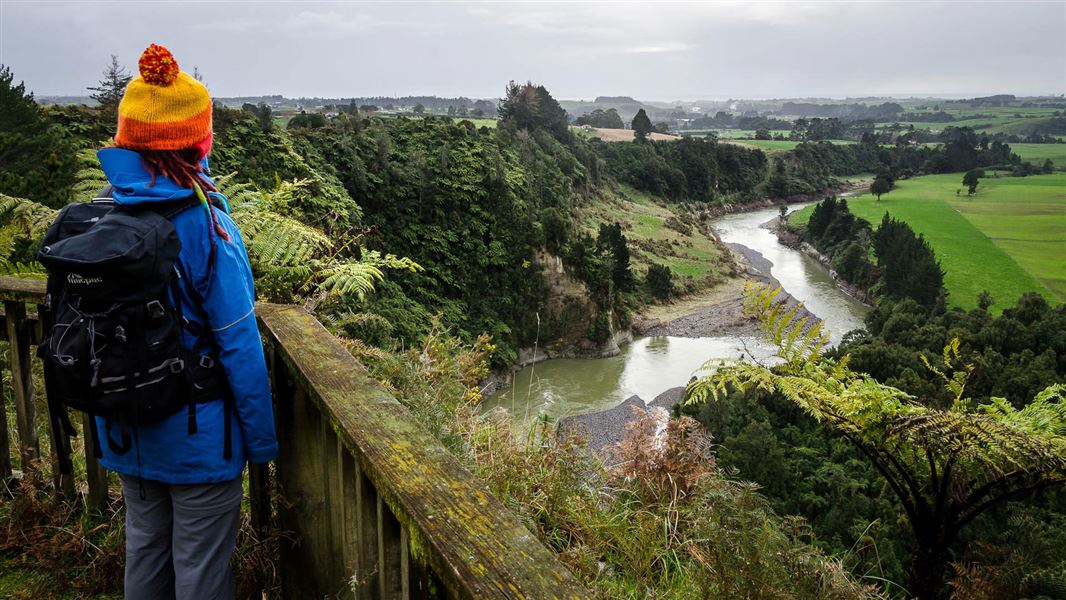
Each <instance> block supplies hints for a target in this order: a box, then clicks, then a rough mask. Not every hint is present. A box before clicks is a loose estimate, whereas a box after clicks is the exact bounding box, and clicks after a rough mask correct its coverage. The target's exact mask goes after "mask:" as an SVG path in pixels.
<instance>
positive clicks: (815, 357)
mask: <svg viewBox="0 0 1066 600" xmlns="http://www.w3.org/2000/svg"><path fill="white" fill-rule="evenodd" d="M778 293H779V292H778V290H776V289H774V290H771V289H769V288H768V287H767V288H757V289H756V288H751V289H749V290H748V292H747V300H746V302H745V308H746V310H747V311H748V312H749V314H751V315H752V316H754V317H756V318H758V319H759V320H760V322H761V324H762V329H763V331H764V332H766V333H767V335H768V336H769V337H770V339H771V341H773V342H774V343H775V344H776V345H777V348H778V356H779V357H780V358H781V359H782V362H781V363H780V364H779V365H777V366H775V367H773V368H768V367H766V366H763V365H758V364H749V363H742V362H739V361H731V362H724V363H723V362H718V363H713V364H708V365H707V367H708V368H713V369H714V371H713V372H712V373H711V374H709V375H707V376H705V377H703V378H701V379H699V380H697V381H695V382H694V383H692V384H690V386H689V402H705V401H711V400H716V399H718V398H719V397H720V396H721V395H722V394H724V393H730V392H732V391H734V390H740V391H755V390H758V391H761V392H767V393H779V394H781V395H782V396H784V397H785V398H788V399H789V400H791V401H792V402H794V403H795V404H796V405H798V406H800V407H801V408H802V409H803V410H805V411H806V412H807V413H809V414H810V415H812V416H813V417H814V418H816V419H818V420H819V421H822V422H824V423H826V424H827V425H829V426H830V427H831V428H833V429H834V430H836V431H838V432H839V433H841V434H842V435H843V436H845V437H846V438H847V439H849V440H850V441H851V442H853V443H854V444H855V445H856V446H858V448H859V449H860V450H861V451H862V452H863V454H864V455H865V456H866V457H867V458H868V459H869V460H870V462H871V463H872V464H873V465H874V467H876V468H877V470H878V472H880V473H881V475H882V476H883V477H884V478H885V480H886V481H887V482H888V484H889V487H890V488H891V489H892V490H893V492H894V493H895V494H896V496H897V498H898V499H899V501H900V504H901V505H902V506H903V509H904V511H905V512H906V515H907V518H908V520H909V521H910V524H911V528H912V531H913V533H914V536H915V542H916V543H915V548H916V549H915V554H914V560H913V563H912V572H911V579H910V592H911V593H913V594H916V595H918V596H919V597H920V598H931V597H934V596H936V595H937V594H938V593H939V588H940V586H941V583H942V578H943V574H944V572H945V570H946V567H947V564H948V559H949V549H950V547H951V545H952V544H953V543H954V541H955V540H956V538H957V536H958V533H959V531H960V530H961V529H962V528H963V527H964V526H966V525H967V524H968V523H970V522H971V521H972V520H973V519H974V518H976V517H977V516H978V515H979V514H981V513H982V512H984V511H986V510H987V509H989V508H990V507H992V506H995V505H996V504H998V503H1000V502H1003V501H1004V500H1007V499H1009V498H1011V497H1014V496H1017V495H1019V494H1024V493H1027V492H1031V491H1035V490H1039V489H1043V488H1046V487H1048V486H1052V485H1057V484H1061V483H1063V482H1066V401H1064V399H1066V385H1061V384H1060V385H1054V386H1051V387H1049V388H1047V389H1046V390H1044V391H1043V392H1041V393H1039V394H1037V396H1036V397H1035V398H1034V399H1033V401H1032V402H1031V403H1030V404H1029V405H1028V406H1026V407H1025V408H1023V409H1021V410H1016V409H1015V408H1014V407H1013V406H1011V405H1010V404H1009V403H1008V402H1007V401H1006V400H1003V399H993V400H992V402H991V403H989V404H985V405H981V406H979V407H977V408H971V401H970V400H969V399H968V398H966V397H964V394H965V389H966V380H967V378H968V377H969V374H970V372H971V371H972V366H970V365H965V364H964V365H957V363H958V359H959V353H958V342H957V340H951V341H949V342H948V343H947V345H946V346H945V348H944V352H943V355H942V360H941V364H939V365H933V364H931V363H929V362H928V361H927V365H928V367H929V368H930V369H931V370H933V371H934V372H935V373H937V374H938V375H939V376H940V377H941V378H942V379H943V380H944V382H945V385H946V387H947V388H948V389H949V390H950V391H951V393H952V394H953V396H954V397H955V402H954V403H953V404H952V407H951V408H950V409H949V410H938V409H934V408H930V407H928V406H926V405H924V404H922V403H920V402H918V401H917V400H916V399H915V398H912V397H911V396H909V395H907V394H906V393H904V392H902V391H900V390H898V389H896V388H893V387H891V386H887V385H884V384H882V383H880V382H878V381H876V380H874V379H873V378H871V377H869V376H868V375H865V374H862V373H856V372H854V371H852V370H851V369H849V368H848V362H847V358H846V357H845V358H844V359H841V360H832V359H829V358H826V357H824V356H823V355H822V354H821V349H822V347H823V345H824V337H821V335H820V330H814V328H811V327H809V325H808V323H807V321H806V320H804V319H802V318H798V319H797V318H796V317H797V314H798V308H797V307H793V308H787V307H785V306H784V305H783V304H782V303H781V302H778V301H777V300H776V297H777V295H778ZM804 328H807V331H806V332H803V329H804ZM812 330H814V333H813V334H812V333H811V331H812Z"/></svg>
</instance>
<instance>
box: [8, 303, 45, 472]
mask: <svg viewBox="0 0 1066 600" xmlns="http://www.w3.org/2000/svg"><path fill="white" fill-rule="evenodd" d="M4 316H5V321H7V341H8V343H9V344H10V345H11V347H10V348H9V353H10V356H11V387H12V388H13V390H12V391H13V392H14V393H13V396H14V398H15V421H16V426H17V428H18V432H19V457H20V458H21V461H22V471H23V473H25V474H30V473H32V472H34V471H35V470H36V467H35V466H34V464H35V462H36V461H37V460H38V459H40V457H41V444H40V442H39V441H38V440H37V419H36V413H35V410H34V406H33V378H32V376H31V373H30V341H29V335H28V334H29V328H28V327H27V326H26V304H25V303H23V302H11V301H7V302H4Z"/></svg>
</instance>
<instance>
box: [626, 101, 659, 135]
mask: <svg viewBox="0 0 1066 600" xmlns="http://www.w3.org/2000/svg"><path fill="white" fill-rule="evenodd" d="M631 126H632V127H633V134H634V135H635V136H636V138H637V141H641V142H642V141H644V140H646V139H648V134H650V133H651V132H652V131H654V130H655V128H654V127H652V124H651V119H649V118H648V113H646V112H644V109H643V108H642V109H640V110H638V111H637V114H636V116H635V117H633V122H632V124H631Z"/></svg>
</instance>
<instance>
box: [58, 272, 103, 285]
mask: <svg viewBox="0 0 1066 600" xmlns="http://www.w3.org/2000/svg"><path fill="white" fill-rule="evenodd" d="M103 282H104V278H103V277H85V276H84V275H78V274H77V273H68V274H67V283H69V284H71V285H96V284H98V283H103Z"/></svg>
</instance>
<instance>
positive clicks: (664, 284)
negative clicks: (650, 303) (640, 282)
mask: <svg viewBox="0 0 1066 600" xmlns="http://www.w3.org/2000/svg"><path fill="white" fill-rule="evenodd" d="M644 283H645V285H647V286H648V291H649V292H651V295H652V296H655V297H656V298H657V299H659V300H666V299H667V298H669V297H670V296H672V295H673V294H674V276H673V272H672V271H670V267H667V266H665V265H659V264H653V265H652V266H650V267H648V274H647V275H646V276H645V279H644Z"/></svg>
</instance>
